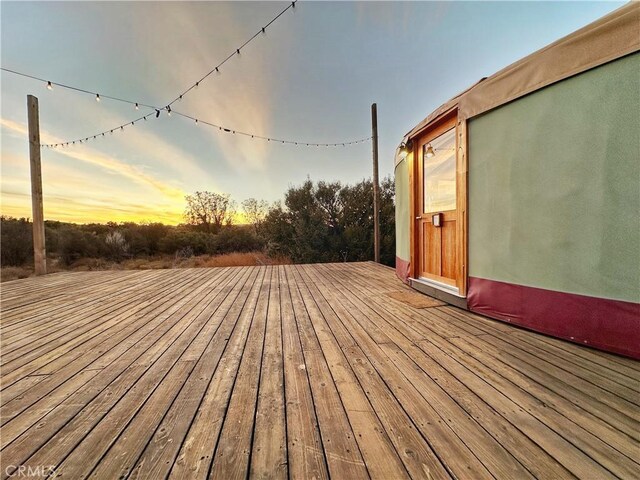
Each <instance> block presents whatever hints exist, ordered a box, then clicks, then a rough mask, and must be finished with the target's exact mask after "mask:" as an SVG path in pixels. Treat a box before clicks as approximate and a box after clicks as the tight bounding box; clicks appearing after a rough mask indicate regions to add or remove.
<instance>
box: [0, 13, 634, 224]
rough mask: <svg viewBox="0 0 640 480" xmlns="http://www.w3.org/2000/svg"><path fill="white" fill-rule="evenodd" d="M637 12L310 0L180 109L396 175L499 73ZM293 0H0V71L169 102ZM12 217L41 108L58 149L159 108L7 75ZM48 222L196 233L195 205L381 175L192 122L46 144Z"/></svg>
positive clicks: (24, 196)
mask: <svg viewBox="0 0 640 480" xmlns="http://www.w3.org/2000/svg"><path fill="white" fill-rule="evenodd" d="M623 3H624V2H585V3H582V2H558V3H556V2H532V3H528V2H496V3H490V2H410V3H404V2H394V3H387V2H357V3H356V2H311V1H300V2H298V3H297V4H296V8H295V10H291V9H290V10H289V11H288V12H286V13H285V14H284V15H283V16H282V17H280V18H279V19H278V20H277V21H276V22H275V23H273V24H272V25H271V26H270V28H268V29H267V32H266V35H259V36H258V37H257V38H256V39H255V40H254V41H253V42H251V43H250V44H249V45H248V46H247V47H245V49H243V50H242V51H241V54H240V55H239V56H235V57H234V58H232V59H231V60H229V61H228V62H227V63H226V64H225V65H224V67H223V68H222V69H221V74H220V75H212V76H210V77H209V78H207V79H206V80H205V81H203V82H202V84H201V85H200V86H199V88H197V89H195V90H193V91H191V92H190V93H189V94H187V95H186V96H185V97H184V99H183V100H182V101H180V102H178V103H176V104H175V105H174V107H175V110H179V111H180V112H183V113H185V114H189V115H191V116H193V117H197V118H200V119H202V120H206V121H209V122H212V123H216V124H219V125H223V126H225V127H228V128H230V129H235V130H241V131H246V132H250V133H254V134H256V135H262V136H269V137H276V138H283V139H290V140H293V141H299V142H322V143H324V142H327V143H336V142H344V141H351V140H357V139H361V138H364V137H368V136H369V135H370V134H371V123H370V105H371V103H373V102H377V104H378V115H379V120H378V122H379V135H380V170H381V177H383V176H386V175H391V174H392V173H393V156H394V150H395V147H396V146H397V144H398V143H399V142H400V141H401V139H402V136H403V135H404V133H406V132H407V131H408V130H410V129H411V128H412V127H413V126H414V125H415V124H416V123H418V122H419V121H420V120H421V119H423V118H424V117H425V116H426V115H427V114H429V113H430V112H431V111H432V110H433V109H435V108H436V107H438V106H439V105H440V104H442V103H444V102H445V101H446V100H448V99H449V98H450V97H452V96H453V95H455V94H456V93H458V92H459V91H461V90H463V89H465V88H466V87H468V86H469V85H471V84H472V83H474V82H475V81H477V80H478V79H480V78H481V77H483V76H488V75H491V74H493V73H495V72H496V71H497V70H499V69H501V68H503V67H505V66H507V65H508V64H510V63H512V62H514V61H516V60H518V59H519V58H521V57H523V56H525V55H527V54H529V53H532V52H534V51H535V50H537V49H539V48H541V47H543V46H545V45H547V44H549V43H551V42H552V41H554V40H556V39H558V38H560V37H562V36H564V35H566V34H569V33H571V32H572V31H574V30H576V29H578V28H580V27H582V26H584V25H586V24H588V23H590V22H592V21H593V20H595V19H597V18H599V17H601V16H603V15H605V14H607V13H609V12H611V11H612V10H614V9H616V8H618V7H619V6H621V5H623ZM286 6H287V3H286V2H260V3H258V2H237V3H228V2H199V3H189V2H119V3H116V2H113V3H111V2H69V3H57V2H46V3H40V2H4V1H3V2H2V3H1V4H0V15H1V41H2V44H1V64H2V67H4V68H9V69H12V70H17V71H21V72H24V73H27V74H30V75H34V76H37V77H42V78H45V79H48V80H51V81H53V82H59V83H64V84H68V85H73V86H76V87H79V88H83V89H86V90H89V91H91V92H97V93H100V94H101V95H112V96H116V97H121V98H126V99H130V100H133V101H139V102H142V103H147V104H152V105H166V104H167V103H168V102H169V101H170V100H172V99H173V98H175V97H176V96H177V95H178V94H179V93H180V92H181V91H182V90H184V89H186V88H187V87H189V86H190V85H191V84H193V83H194V82H195V81H196V80H198V78H200V77H202V76H203V75H204V74H205V73H207V72H208V71H209V70H210V69H211V68H212V67H213V66H215V65H216V64H218V63H219V62H220V61H221V60H223V59H224V58H225V57H226V56H227V55H229V54H230V53H232V52H233V51H235V49H236V48H238V47H239V46H240V45H242V44H243V43H244V42H245V41H246V40H247V39H248V38H250V37H251V36H252V35H253V34H254V33H255V32H257V31H258V30H259V29H260V28H261V27H262V26H263V25H264V24H266V23H268V22H269V21H270V20H271V19H272V18H273V17H274V16H275V15H276V14H277V13H278V12H280V11H281V10H282V9H283V8H285V7H286ZM1 82H2V83H1V86H0V92H1V102H2V105H1V125H2V134H1V141H2V146H1V152H2V181H1V201H2V206H1V212H2V214H3V215H11V216H16V217H22V216H25V217H31V203H30V183H29V156H28V143H27V136H26V128H27V126H26V96H27V95H28V94H33V95H35V96H37V97H38V98H39V102H40V128H41V140H42V142H43V143H57V142H63V141H66V140H74V139H77V138H80V137H87V136H93V135H95V134H96V133H98V132H101V131H103V130H107V129H111V128H113V127H115V126H117V125H120V124H122V123H125V122H128V121H131V120H134V119H135V118H137V117H139V116H140V115H142V114H144V113H148V112H150V110H148V109H144V108H142V107H141V109H140V111H135V109H134V108H133V107H132V106H131V105H128V104H123V103H119V102H116V101H111V100H108V99H103V100H102V101H101V102H96V101H95V97H94V96H92V95H88V94H82V93H78V92H73V91H69V90H65V89H63V88H59V87H54V89H53V90H51V91H49V90H47V89H46V88H45V87H46V85H45V84H44V83H43V82H39V81H36V80H31V79H27V78H23V77H19V76H16V75H14V74H11V73H6V72H2V75H1ZM42 169H43V190H44V213H45V218H46V219H52V220H63V221H72V222H81V223H84V222H92V221H100V222H105V221H108V220H113V221H126V220H133V221H162V222H165V223H178V222H181V221H182V220H183V219H182V213H183V211H184V195H186V194H189V193H191V192H194V191H196V190H210V191H216V192H221V193H222V192H224V193H229V194H231V196H232V197H233V198H234V199H235V200H236V201H238V202H241V201H242V200H244V199H246V198H248V197H256V198H258V199H264V200H267V201H269V202H273V201H276V200H279V199H282V198H283V194H284V192H285V190H286V189H287V187H288V186H290V185H297V184H300V183H301V182H303V181H304V180H305V179H306V178H307V176H309V177H310V178H311V179H313V180H340V181H342V182H344V183H352V182H357V181H359V180H362V179H363V178H366V177H369V176H370V175H371V144H370V143H368V142H367V143H363V144H358V145H355V146H350V147H338V148H325V147H322V148H315V147H314V148H307V147H300V146H298V147H296V146H292V145H282V144H277V143H274V142H266V141H261V140H256V139H251V138H245V137H239V136H237V135H232V134H228V133H224V132H220V131H218V130H216V129H214V128H211V127H208V126H206V125H202V124H199V125H196V124H195V122H193V121H190V120H187V119H185V118H181V117H179V116H176V115H172V116H171V117H168V116H167V115H166V114H164V113H163V114H162V115H161V116H160V118H158V119H155V118H150V119H149V121H147V122H144V123H140V124H136V125H135V126H133V127H129V128H127V129H125V131H124V132H118V133H114V134H113V135H107V136H106V137H104V138H100V139H98V140H95V141H91V142H90V143H88V144H86V145H85V144H83V145H75V146H72V147H68V148H65V149H57V150H53V149H43V151H42Z"/></svg>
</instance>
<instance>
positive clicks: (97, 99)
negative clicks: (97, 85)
mask: <svg viewBox="0 0 640 480" xmlns="http://www.w3.org/2000/svg"><path fill="white" fill-rule="evenodd" d="M99 101H100V94H99V93H96V102H99Z"/></svg>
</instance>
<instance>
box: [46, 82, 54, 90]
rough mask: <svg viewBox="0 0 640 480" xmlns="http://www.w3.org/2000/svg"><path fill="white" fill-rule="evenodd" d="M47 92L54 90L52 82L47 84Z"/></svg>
mask: <svg viewBox="0 0 640 480" xmlns="http://www.w3.org/2000/svg"><path fill="white" fill-rule="evenodd" d="M47 90H53V85H51V82H47Z"/></svg>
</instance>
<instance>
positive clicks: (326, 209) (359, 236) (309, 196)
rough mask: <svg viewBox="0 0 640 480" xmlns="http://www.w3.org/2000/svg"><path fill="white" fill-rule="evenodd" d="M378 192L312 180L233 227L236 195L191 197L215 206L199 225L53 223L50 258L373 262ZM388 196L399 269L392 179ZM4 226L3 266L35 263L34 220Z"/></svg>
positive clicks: (384, 227)
mask: <svg viewBox="0 0 640 480" xmlns="http://www.w3.org/2000/svg"><path fill="white" fill-rule="evenodd" d="M372 188H373V187H372V183H371V181H370V180H363V181H362V182H360V183H357V184H354V185H342V184H341V183H339V182H323V181H320V182H318V183H317V184H314V183H313V182H312V181H311V180H307V181H305V182H304V183H303V184H302V185H300V186H294V187H291V188H289V190H288V191H287V192H286V193H285V197H284V204H283V203H280V202H278V203H275V204H273V205H272V206H271V207H270V208H267V205H266V202H264V201H258V200H255V199H249V200H246V201H245V202H243V204H242V206H243V209H244V212H245V215H246V216H247V218H248V219H249V220H250V223H251V224H250V225H238V226H234V225H230V223H231V217H230V215H232V212H233V209H234V205H235V202H233V200H231V198H230V197H229V196H228V195H220V194H210V192H196V194H194V195H193V196H190V197H191V201H192V202H202V204H203V205H204V206H205V207H206V208H208V209H209V210H208V213H206V215H205V216H204V217H201V219H200V221H198V217H197V215H194V216H193V217H192V220H193V222H192V223H193V224H192V225H180V226H177V227H171V226H167V225H163V224H161V223H145V224H136V223H132V222H126V223H120V224H118V223H115V222H109V223H107V224H86V225H75V224H70V223H64V222H57V221H47V222H45V238H46V249H47V255H48V256H49V257H54V258H59V259H60V260H61V261H62V262H64V263H66V264H72V263H74V262H78V261H79V260H81V259H85V258H94V259H105V260H110V261H121V260H124V259H126V258H131V257H134V258H136V257H144V256H153V255H158V254H166V255H172V256H173V255H176V256H181V257H184V256H190V255H203V254H210V255H220V254H225V253H231V252H252V251H256V250H262V249H263V250H265V251H266V252H267V253H268V254H269V255H272V256H275V255H280V256H286V257H289V258H291V259H292V260H293V261H295V262H298V263H311V262H342V261H363V260H372V259H373V205H372V204H373V199H372ZM380 199H381V205H380V230H381V260H382V262H383V263H385V264H387V265H393V264H394V261H395V218H394V215H395V213H394V212H395V207H394V182H393V180H392V179H391V178H385V179H384V180H383V181H382V184H381V188H380ZM188 208H189V207H188ZM222 210H224V212H222ZM205 217H206V218H205ZM1 222H2V225H1V227H2V232H1V233H2V244H1V249H0V250H1V253H2V265H3V266H21V265H24V264H30V263H33V246H32V240H31V235H32V224H31V222H30V221H29V220H28V219H24V218H21V219H15V218H9V217H2V218H1Z"/></svg>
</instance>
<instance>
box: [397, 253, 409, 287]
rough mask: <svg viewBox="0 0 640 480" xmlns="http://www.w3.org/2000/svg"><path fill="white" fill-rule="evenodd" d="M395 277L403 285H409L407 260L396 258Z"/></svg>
mask: <svg viewBox="0 0 640 480" xmlns="http://www.w3.org/2000/svg"><path fill="white" fill-rule="evenodd" d="M396 276H397V277H398V278H399V279H400V280H402V281H403V282H404V283H409V260H403V259H401V258H400V257H398V256H396Z"/></svg>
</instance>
